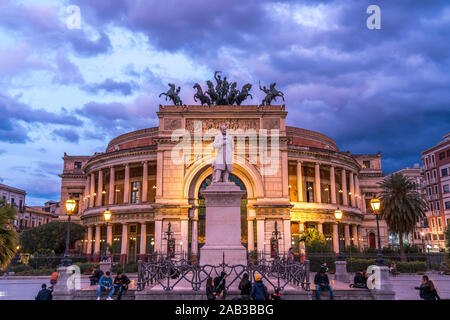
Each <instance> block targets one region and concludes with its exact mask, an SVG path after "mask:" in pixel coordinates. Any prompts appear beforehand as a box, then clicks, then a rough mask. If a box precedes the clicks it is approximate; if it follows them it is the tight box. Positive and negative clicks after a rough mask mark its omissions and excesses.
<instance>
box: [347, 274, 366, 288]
mask: <svg viewBox="0 0 450 320" xmlns="http://www.w3.org/2000/svg"><path fill="white" fill-rule="evenodd" d="M350 287H353V288H367V279H366V278H365V277H364V274H363V271H362V270H358V271H357V272H356V273H355V277H354V278H353V285H350Z"/></svg>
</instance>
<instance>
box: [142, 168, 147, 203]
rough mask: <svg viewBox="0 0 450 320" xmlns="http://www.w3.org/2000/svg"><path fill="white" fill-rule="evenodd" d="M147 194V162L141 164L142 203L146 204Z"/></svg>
mask: <svg viewBox="0 0 450 320" xmlns="http://www.w3.org/2000/svg"><path fill="white" fill-rule="evenodd" d="M147 193H148V163H147V161H144V162H143V168H142V197H141V199H142V202H147Z"/></svg>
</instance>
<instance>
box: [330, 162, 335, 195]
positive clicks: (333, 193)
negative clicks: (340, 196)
mask: <svg viewBox="0 0 450 320" xmlns="http://www.w3.org/2000/svg"><path fill="white" fill-rule="evenodd" d="M330 185H331V190H330V192H331V203H336V176H335V175H334V166H331V167H330Z"/></svg>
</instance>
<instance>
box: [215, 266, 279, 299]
mask: <svg viewBox="0 0 450 320" xmlns="http://www.w3.org/2000/svg"><path fill="white" fill-rule="evenodd" d="M226 278H227V274H226V272H224V271H222V273H221V274H220V276H218V277H216V278H214V280H213V278H211V277H208V278H207V280H206V298H207V299H208V300H216V299H222V300H225V299H226V295H227V290H226ZM254 280H255V281H254V282H253V283H252V282H251V281H250V278H249V275H248V273H244V274H243V275H242V280H241V282H240V283H239V286H238V289H239V290H240V292H241V298H240V300H280V299H281V295H280V292H279V290H277V289H275V291H274V292H273V293H272V294H271V295H269V293H268V290H267V287H266V285H265V284H264V283H263V281H262V279H261V276H260V275H259V274H257V275H255V278H254Z"/></svg>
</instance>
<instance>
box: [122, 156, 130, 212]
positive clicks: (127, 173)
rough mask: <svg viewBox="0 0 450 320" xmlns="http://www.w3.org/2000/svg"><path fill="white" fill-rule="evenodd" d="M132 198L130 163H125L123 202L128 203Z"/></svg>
mask: <svg viewBox="0 0 450 320" xmlns="http://www.w3.org/2000/svg"><path fill="white" fill-rule="evenodd" d="M129 198H130V165H129V164H128V163H127V164H126V165H125V179H124V183H123V203H128V199H129Z"/></svg>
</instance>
